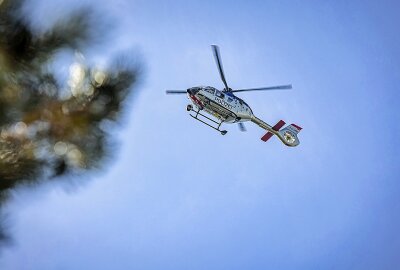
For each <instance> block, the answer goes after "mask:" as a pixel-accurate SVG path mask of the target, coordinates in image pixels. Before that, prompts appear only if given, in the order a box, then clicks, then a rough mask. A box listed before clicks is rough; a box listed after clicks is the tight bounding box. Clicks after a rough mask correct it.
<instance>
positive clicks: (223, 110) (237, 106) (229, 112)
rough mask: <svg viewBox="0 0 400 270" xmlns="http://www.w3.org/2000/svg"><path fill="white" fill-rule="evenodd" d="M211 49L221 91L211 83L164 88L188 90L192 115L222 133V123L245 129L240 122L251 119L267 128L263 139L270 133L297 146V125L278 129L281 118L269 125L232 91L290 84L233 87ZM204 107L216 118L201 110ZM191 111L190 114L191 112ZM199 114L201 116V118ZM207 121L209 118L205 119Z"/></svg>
mask: <svg viewBox="0 0 400 270" xmlns="http://www.w3.org/2000/svg"><path fill="white" fill-rule="evenodd" d="M211 48H212V51H213V53H214V58H215V62H216V63H217V66H218V70H219V74H220V75H221V79H222V82H223V83H224V85H225V88H224V89H223V90H222V91H219V90H218V89H216V88H214V87H211V86H198V87H191V88H189V89H187V90H167V91H166V93H167V94H187V95H188V98H189V100H190V101H191V102H192V103H193V105H194V106H193V105H191V104H189V105H187V107H186V110H187V111H189V112H190V113H189V114H190V116H191V117H193V118H194V119H196V120H198V121H200V122H202V123H204V124H206V125H207V126H209V127H211V128H213V129H215V130H217V131H219V132H220V133H221V134H222V135H225V134H226V133H227V131H226V130H220V127H221V124H222V123H238V124H239V128H240V130H241V131H246V129H245V127H244V125H243V122H246V121H251V122H253V123H255V124H257V125H258V126H260V127H261V128H263V129H265V130H267V133H266V134H265V135H264V136H262V137H261V140H263V141H264V142H266V141H268V140H269V139H270V138H271V137H272V136H273V135H276V136H277V137H278V138H279V139H280V140H281V141H282V142H283V143H284V144H286V145H287V146H297V145H299V143H300V141H299V139H298V138H297V134H298V133H299V132H300V130H301V129H302V128H301V127H299V126H298V125H295V124H291V125H288V126H286V127H285V128H283V129H281V128H282V127H283V126H284V125H285V122H284V121H283V120H280V121H279V122H278V123H276V124H275V125H274V126H270V125H268V124H267V123H265V122H264V121H262V120H261V119H259V118H257V117H256V116H255V115H254V114H253V111H252V110H251V108H250V106H249V105H247V103H246V102H244V101H243V100H242V99H241V98H239V97H237V96H235V95H234V94H233V93H237V92H246V91H265V90H278V89H291V88H292V85H279V86H270V87H262V88H250V89H237V90H232V89H231V88H229V87H228V84H227V83H226V80H225V75H224V71H223V68H222V62H221V55H220V52H219V48H218V46H217V45H211ZM203 111H205V112H206V113H208V114H210V115H211V116H213V117H215V119H213V118H210V117H208V116H207V115H205V114H203V113H201V112H203ZM192 112H193V114H192ZM200 117H202V119H200ZM207 121H209V122H207Z"/></svg>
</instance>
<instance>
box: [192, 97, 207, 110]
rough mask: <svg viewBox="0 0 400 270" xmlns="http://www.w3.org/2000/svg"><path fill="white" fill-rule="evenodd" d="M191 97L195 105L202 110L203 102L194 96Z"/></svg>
mask: <svg viewBox="0 0 400 270" xmlns="http://www.w3.org/2000/svg"><path fill="white" fill-rule="evenodd" d="M190 97H191V98H192V99H193V101H194V102H195V103H197V105H199V106H200V107H201V108H203V107H204V105H203V103H201V101H200V100H198V98H196V97H195V96H194V95H190Z"/></svg>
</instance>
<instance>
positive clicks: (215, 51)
mask: <svg viewBox="0 0 400 270" xmlns="http://www.w3.org/2000/svg"><path fill="white" fill-rule="evenodd" d="M211 48H212V50H213V54H214V59H215V62H216V63H217V66H218V70H219V75H221V80H222V82H223V83H224V85H225V89H226V91H229V87H228V84H227V83H226V80H225V75H224V68H223V67H222V59H221V54H220V53H219V47H218V46H217V45H211Z"/></svg>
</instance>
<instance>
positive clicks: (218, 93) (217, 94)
mask: <svg viewBox="0 0 400 270" xmlns="http://www.w3.org/2000/svg"><path fill="white" fill-rule="evenodd" d="M216 96H217V97H219V98H224V94H223V93H222V92H221V91H218V90H217V92H216Z"/></svg>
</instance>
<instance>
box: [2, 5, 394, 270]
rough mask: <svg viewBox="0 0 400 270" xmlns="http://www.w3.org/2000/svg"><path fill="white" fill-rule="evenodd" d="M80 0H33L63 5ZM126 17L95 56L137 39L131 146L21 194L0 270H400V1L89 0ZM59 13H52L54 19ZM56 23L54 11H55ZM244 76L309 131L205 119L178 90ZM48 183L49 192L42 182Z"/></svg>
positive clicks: (118, 19) (269, 105)
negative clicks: (219, 126) (222, 127)
mask: <svg viewBox="0 0 400 270" xmlns="http://www.w3.org/2000/svg"><path fill="white" fill-rule="evenodd" d="M78 2H80V1H77V0H74V1H68V2H67V1H61V0H57V1H53V3H51V4H48V3H45V1H44V0H41V1H35V2H34V3H35V4H36V5H35V8H34V9H33V10H32V11H31V12H32V14H33V16H37V17H38V18H43V16H41V14H48V12H49V11H52V13H51V14H53V15H52V16H54V17H55V18H56V17H57V16H56V15H57V14H60V15H61V14H62V13H63V12H64V11H65V10H68V9H70V8H72V7H73V6H75V4H77V3H78ZM87 2H88V3H90V4H91V5H93V6H96V8H97V9H98V10H100V11H104V10H107V11H110V13H111V15H110V16H109V17H112V18H113V20H114V28H113V29H114V30H113V33H112V37H113V39H112V41H111V42H109V43H107V44H108V45H107V46H103V47H101V46H98V47H94V48H93V49H92V50H89V51H88V52H86V53H87V54H88V55H90V56H92V57H93V58H94V59H101V58H102V55H104V54H105V53H108V52H113V51H117V50H124V51H130V50H132V51H135V52H137V53H138V54H140V55H141V57H142V58H143V61H144V62H145V65H146V68H145V77H144V78H143V81H142V83H141V85H140V91H139V93H137V95H136V96H135V99H134V102H133V103H132V105H131V106H129V110H128V111H127V115H126V117H125V119H126V123H124V124H123V125H119V126H115V128H114V129H115V133H116V134H117V135H116V136H117V137H118V138H119V141H120V151H119V153H118V159H117V160H115V161H114V162H113V164H112V165H110V167H109V168H108V169H107V170H106V172H105V173H102V174H97V175H94V176H91V179H90V181H85V184H84V185H80V186H78V187H77V188H75V189H73V192H68V190H69V189H67V190H66V189H65V188H64V187H62V186H52V187H51V188H39V189H38V190H36V191H32V190H21V191H18V192H15V194H14V196H13V201H12V202H11V203H10V204H9V206H8V208H7V210H8V212H9V213H10V215H9V218H10V221H9V222H10V223H11V224H12V226H10V227H11V229H10V230H11V233H12V235H13V236H14V244H13V245H12V246H11V247H9V248H7V249H6V250H4V251H3V252H2V257H1V258H0V268H1V269H41V270H42V269H395V268H398V267H399V266H400V259H399V257H398V250H399V248H400V237H399V235H398V228H399V226H400V214H399V213H400V211H399V210H400V209H399V208H400V199H399V198H400V196H399V189H400V184H399V182H398V179H399V178H400V177H399V175H400V171H399V167H398V163H399V155H398V150H399V148H398V146H397V137H398V136H399V135H400V132H399V131H400V128H399V126H398V124H397V123H398V122H399V120H400V114H399V107H398V100H399V98H400V94H399V92H398V85H400V84H399V83H400V65H399V63H400V61H399V60H400V59H399V55H400V54H398V52H397V51H398V48H400V37H399V35H398V30H397V26H398V25H399V19H398V15H397V11H398V10H399V6H398V4H397V3H396V2H395V1H168V2H166V1H128V0H117V1H113V3H108V2H107V1H87ZM51 19H52V17H49V18H48V20H51ZM43 23H46V22H45V21H44V22H43ZM210 44H218V45H219V46H220V49H221V54H222V59H223V63H224V68H225V73H226V74H225V75H226V78H227V80H228V83H229V85H230V86H231V87H232V88H245V87H258V86H266V85H275V84H286V83H292V84H293V87H294V89H293V90H292V91H281V92H278V91H275V92H265V93H243V94H241V95H240V97H242V98H244V99H245V100H246V102H247V103H249V104H250V106H251V107H252V109H253V111H254V113H255V114H256V116H258V117H260V118H261V119H263V120H265V121H266V122H268V123H270V124H274V123H275V122H277V121H278V120H280V119H284V120H285V121H286V122H289V123H291V122H293V123H296V124H298V125H300V126H302V127H303V130H302V131H301V133H300V134H299V138H300V141H301V144H300V145H299V146H298V147H296V148H287V147H285V146H283V145H282V144H281V143H280V142H279V141H278V140H277V139H276V138H274V139H271V141H270V142H268V143H263V142H262V141H261V140H260V137H261V136H262V135H263V134H264V132H263V130H261V129H260V128H258V127H257V126H255V125H252V124H251V123H249V124H247V129H248V132H246V133H241V132H239V130H238V128H237V126H235V125H231V126H229V125H227V126H226V129H227V130H228V134H227V135H226V136H221V135H219V134H218V133H216V132H214V131H213V130H211V129H208V128H206V127H205V126H203V125H200V124H199V123H198V122H195V121H193V120H192V119H191V118H190V117H189V116H188V115H187V113H186V111H185V106H186V105H187V102H188V100H187V99H186V97H184V96H166V95H165V94H164V90H165V89H186V88H188V87H190V86H195V85H211V86H215V87H217V88H222V83H221V81H220V79H219V75H218V71H217V68H216V66H215V63H214V60H213V57H212V53H211V48H210ZM43 190H45V192H43Z"/></svg>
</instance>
